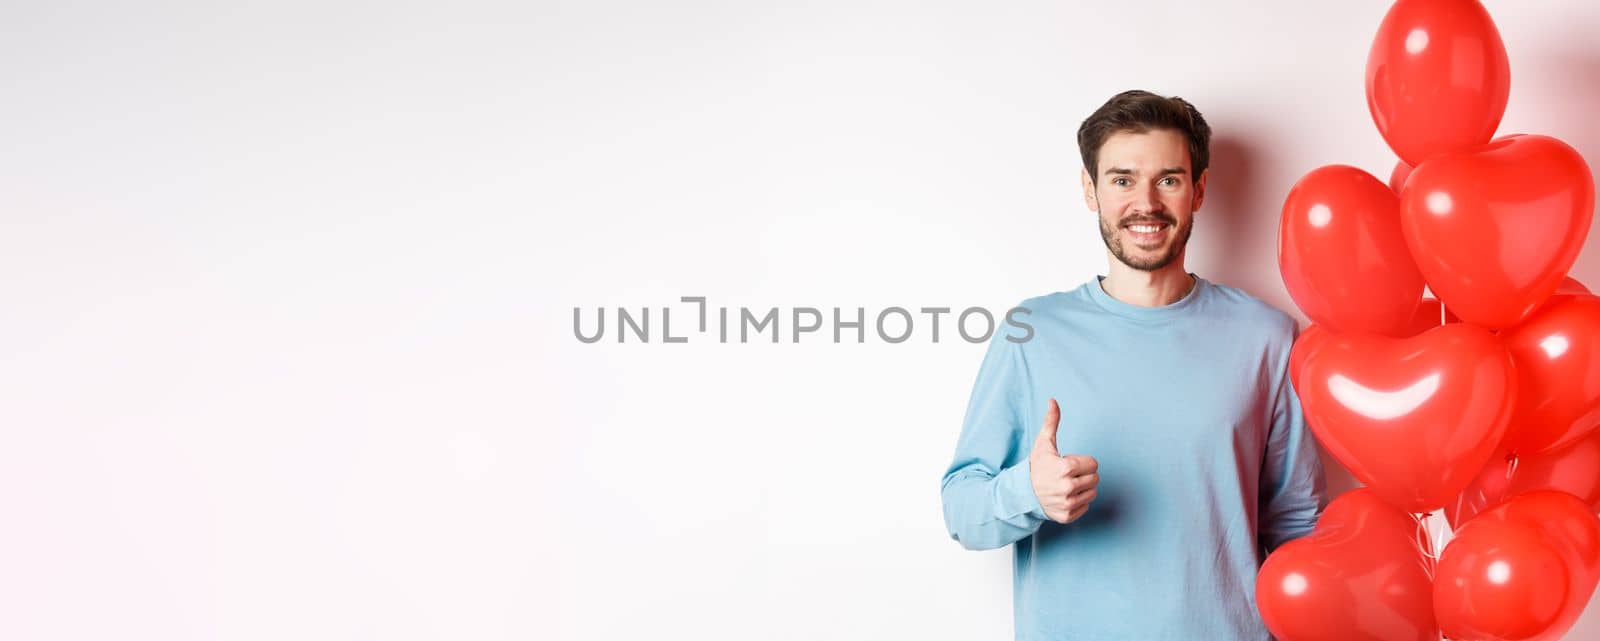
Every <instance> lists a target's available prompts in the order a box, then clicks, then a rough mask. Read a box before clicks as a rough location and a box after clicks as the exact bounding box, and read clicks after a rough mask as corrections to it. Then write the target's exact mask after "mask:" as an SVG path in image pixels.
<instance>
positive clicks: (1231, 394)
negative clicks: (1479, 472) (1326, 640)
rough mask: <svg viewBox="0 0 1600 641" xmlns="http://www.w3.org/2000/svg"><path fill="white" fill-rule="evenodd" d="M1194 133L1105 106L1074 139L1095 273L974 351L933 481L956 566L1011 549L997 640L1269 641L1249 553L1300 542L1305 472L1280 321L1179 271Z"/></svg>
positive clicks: (1198, 197) (1178, 105)
mask: <svg viewBox="0 0 1600 641" xmlns="http://www.w3.org/2000/svg"><path fill="white" fill-rule="evenodd" d="M1210 136H1211V130H1210V128H1209V127H1208V126H1207V125H1206V123H1205V119H1204V118H1202V117H1201V115H1200V113H1199V112H1198V111H1197V110H1195V108H1194V106H1193V105H1191V104H1189V103H1188V102H1187V101H1185V100H1183V99H1181V98H1176V97H1174V98H1164V97H1161V96H1158V95H1155V94H1152V93H1149V92H1144V91H1129V92H1124V93H1121V94H1118V95H1117V96H1115V97H1113V98H1112V99H1111V100H1110V101H1108V102H1107V103H1106V104H1105V105H1104V106H1102V107H1100V109H1099V110H1097V111H1095V112H1094V114H1093V115H1091V116H1089V118H1088V119H1087V120H1085V121H1084V122H1083V126H1082V127H1081V128H1080V129H1079V130H1078V146H1079V149H1080V152H1081V153H1082V155H1083V166H1084V169H1083V173H1082V181H1083V190H1084V201H1085V203H1086V204H1087V205H1088V207H1089V209H1090V210H1091V211H1095V212H1097V213H1098V215H1099V218H1100V235H1101V237H1102V238H1103V239H1104V240H1105V246H1106V253H1107V257H1108V262H1109V264H1110V268H1109V270H1108V272H1107V274H1106V275H1105V276H1102V277H1098V278H1096V279H1095V280H1092V281H1089V282H1088V283H1085V284H1083V285H1082V286H1080V287H1078V288H1076V289H1073V290H1071V291H1067V292H1057V293H1054V294H1050V295H1046V296H1040V297H1037V298H1033V299H1029V300H1027V301H1025V302H1023V303H1022V306H1023V307H1026V308H1028V309H1030V310H1032V314H1031V315H1030V316H1029V317H1028V320H1029V322H1030V323H1032V325H1033V326H1034V330H1035V334H1034V337H1033V339H1032V340H1030V341H1028V342H1026V343H1016V342H1012V341H1008V340H1005V338H1004V337H996V338H995V339H994V340H992V341H991V342H990V345H989V350H988V353H987V355H986V356H985V357H984V360H983V365H982V367H981V368H980V370H979V372H978V379H977V383H976V384H975V385H974V386H973V390H972V397H971V400H970V401H969V403H968V407H967V414H966V420H965V423H964V425H963V427H962V431H961V438H960V440H959V441H958V443H957V445H956V454H955V460H954V462H952V463H951V465H950V468H949V470H948V471H947V472H946V473H945V476H944V484H943V490H942V494H943V498H944V516H945V523H946V526H947V527H948V528H949V530H950V535H951V537H952V538H954V539H956V540H957V541H960V542H961V544H962V545H963V546H965V547H967V548H969V549H975V550H982V549H992V548H998V547H1001V546H1004V545H1008V544H1011V543H1016V544H1017V545H1016V547H1015V563H1014V572H1015V579H1014V581H1013V590H1014V592H1013V595H1014V609H1015V620H1016V638H1017V639H1019V640H1026V641H1046V640H1057V639H1069V640H1071V639H1084V640H1092V641H1106V640H1117V639H1129V640H1138V641H1156V640H1160V639H1182V640H1184V641H1190V640H1195V639H1229V640H1232V639H1270V638H1271V637H1270V635H1269V633H1268V632H1267V630H1266V628H1265V626H1264V625H1263V624H1262V622H1261V618H1260V615H1259V614H1258V613H1257V611H1256V606H1255V577H1256V572H1257V570H1258V568H1259V566H1260V563H1261V560H1262V558H1264V553H1265V552H1268V551H1270V550H1272V549H1273V548H1276V547H1277V546H1279V545H1281V544H1283V543H1284V542H1286V541H1289V540H1291V539H1294V538H1296V537H1299V536H1302V535H1305V534H1307V533H1309V532H1310V531H1311V528H1312V526H1313V525H1314V524H1315V522H1316V519H1317V516H1318V514H1319V511H1320V509H1321V505H1322V504H1323V503H1324V501H1323V496H1322V494H1323V488H1322V468H1321V465H1320V463H1319V462H1318V459H1317V451H1316V447H1315V444H1314V443H1313V441H1312V438H1311V435H1310V434H1309V432H1308V430H1307V429H1306V426H1305V422H1304V419H1303V417H1302V416H1301V413H1300V405H1299V401H1298V400H1297V399H1296V397H1295V394H1294V390H1293V389H1292V388H1291V387H1290V384H1289V377H1288V373H1287V367H1288V361H1289V347H1290V345H1291V344H1292V343H1293V342H1294V337H1295V332H1296V324H1295V321H1294V320H1293V319H1292V318H1290V317H1289V316H1288V315H1286V314H1284V313H1283V312H1280V311H1278V310H1276V309H1273V308H1272V307H1270V306H1268V305H1267V304H1265V303H1263V302H1261V301H1259V300H1256V299H1255V298H1252V297H1250V296H1249V295H1247V294H1245V293H1244V292H1242V291H1239V290H1237V289H1234V288H1231V287H1227V286H1224V285H1220V284H1216V283H1212V282H1209V281H1207V280H1205V279H1203V278H1200V277H1198V276H1196V275H1194V274H1190V273H1188V272H1186V271H1185V270H1184V266H1183V260H1184V251H1185V247H1186V245H1187V243H1188V241H1189V233H1190V230H1192V229H1193V226H1194V216H1195V213H1196V212H1197V211H1199V209H1200V204H1201V202H1202V201H1203V200H1204V197H1205V185H1206V165H1207V162H1208V160H1209V158H1208V147H1207V146H1208V142H1209V139H1210Z"/></svg>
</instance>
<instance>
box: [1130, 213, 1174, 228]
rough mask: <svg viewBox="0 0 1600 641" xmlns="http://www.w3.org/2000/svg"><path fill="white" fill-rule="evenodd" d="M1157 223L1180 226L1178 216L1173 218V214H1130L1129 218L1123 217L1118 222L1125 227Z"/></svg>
mask: <svg viewBox="0 0 1600 641" xmlns="http://www.w3.org/2000/svg"><path fill="white" fill-rule="evenodd" d="M1156 223H1166V224H1167V225H1170V226H1172V227H1177V226H1178V219H1177V218H1173V217H1172V216H1171V215H1162V214H1155V215H1143V216H1129V217H1127V218H1124V219H1122V222H1121V223H1118V224H1119V225H1121V226H1123V227H1127V226H1129V225H1153V224H1156Z"/></svg>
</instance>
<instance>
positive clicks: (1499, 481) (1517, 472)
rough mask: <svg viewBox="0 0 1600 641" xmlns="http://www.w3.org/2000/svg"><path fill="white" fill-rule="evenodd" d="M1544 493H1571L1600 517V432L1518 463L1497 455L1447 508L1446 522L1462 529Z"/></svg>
mask: <svg viewBox="0 0 1600 641" xmlns="http://www.w3.org/2000/svg"><path fill="white" fill-rule="evenodd" d="M1513 428H1515V426H1513ZM1539 490H1557V491H1561V492H1566V493H1568V494H1571V495H1573V496H1576V497H1578V499H1579V500H1581V501H1583V502H1584V503H1586V504H1588V506H1589V511H1591V512H1595V513H1597V514H1600V430H1596V431H1593V432H1590V433H1589V435H1588V436H1585V437H1583V438H1581V439H1579V440H1578V441H1577V442H1575V443H1571V444H1569V445H1566V446H1563V447H1558V448H1556V449H1553V450H1550V451H1548V452H1540V453H1538V454H1523V455H1521V456H1517V457H1512V456H1511V455H1509V454H1506V453H1505V451H1504V450H1501V451H1499V452H1496V453H1495V455H1494V456H1492V457H1489V463H1488V464H1487V465H1484V466H1483V470H1482V471H1480V472H1478V476H1477V477H1476V478H1474V479H1472V483H1470V484H1468V485H1467V489H1465V490H1462V491H1461V496H1460V497H1458V498H1457V499H1456V502H1455V503H1453V504H1451V505H1448V506H1445V509H1444V514H1445V518H1447V519H1449V521H1450V526H1451V527H1454V528H1459V527H1461V525H1462V524H1463V523H1465V522H1466V521H1467V520H1468V519H1471V518H1472V517H1473V516H1476V515H1477V514H1478V513H1479V512H1482V511H1484V510H1486V509H1489V508H1491V507H1494V506H1496V505H1499V504H1500V502H1501V501H1504V500H1506V499H1510V498H1513V497H1517V496H1521V495H1523V494H1527V493H1529V492H1537V491H1539Z"/></svg>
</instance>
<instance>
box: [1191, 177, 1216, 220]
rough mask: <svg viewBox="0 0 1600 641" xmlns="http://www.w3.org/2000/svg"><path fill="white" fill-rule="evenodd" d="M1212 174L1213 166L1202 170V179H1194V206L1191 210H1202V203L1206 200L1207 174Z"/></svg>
mask: <svg viewBox="0 0 1600 641" xmlns="http://www.w3.org/2000/svg"><path fill="white" fill-rule="evenodd" d="M1209 175H1211V168H1209V167H1207V168H1206V170H1205V171H1202V172H1200V179H1199V180H1196V181H1194V206H1193V207H1190V208H1189V211H1191V212H1196V211H1200V205H1201V204H1202V203H1204V202H1205V201H1206V176H1209Z"/></svg>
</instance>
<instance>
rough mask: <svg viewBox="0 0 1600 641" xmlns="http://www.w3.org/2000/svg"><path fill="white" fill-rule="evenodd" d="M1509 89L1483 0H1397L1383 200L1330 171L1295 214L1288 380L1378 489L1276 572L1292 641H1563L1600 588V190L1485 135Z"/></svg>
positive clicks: (1386, 76) (1537, 143)
mask: <svg viewBox="0 0 1600 641" xmlns="http://www.w3.org/2000/svg"><path fill="white" fill-rule="evenodd" d="M1509 92H1510V64H1509V62H1508V60H1507V58H1506V52H1505V45H1504V43H1502V41H1501V39H1500V34H1499V31H1498V30H1497V29H1496V28H1495V24H1494V21H1493V20H1492V19H1491V18H1490V17H1489V14H1488V12H1487V11H1486V10H1485V9H1484V8H1483V7H1482V6H1481V5H1480V4H1479V3H1478V2H1477V1H1476V0H1400V1H1399V2H1396V3H1394V5H1393V6H1392V7H1391V8H1390V9H1389V12H1388V14H1387V15H1385V16H1384V19H1383V22H1382V24H1381V25H1379V27H1378V33H1377V35H1376V37H1375V38H1374V40H1373V43H1372V49H1371V51H1370V52H1369V53H1368V57H1367V68H1366V93H1367V107H1368V109H1369V110H1370V111H1371V112H1372V119H1373V122H1374V123H1375V124H1376V125H1377V127H1378V132H1379V133H1380V134H1382V136H1383V139H1384V140H1385V141H1386V142H1387V143H1388V144H1389V147H1390V148H1391V149H1393V150H1394V151H1395V153H1396V154H1397V155H1398V156H1399V157H1400V163H1399V164H1398V165H1397V166H1396V167H1395V170H1394V172H1393V173H1392V174H1391V176H1390V180H1389V183H1388V184H1385V183H1384V182H1382V181H1380V180H1379V179H1378V178H1376V177H1374V176H1372V175H1371V174H1368V173H1366V172H1364V171H1362V170H1360V169H1357V168H1354V167H1350V166H1344V165H1331V166H1326V167H1321V168H1318V169H1316V170H1314V171H1312V172H1310V173H1309V174H1307V175H1306V176H1305V177H1303V178H1301V179H1300V181H1299V182H1298V183H1296V184H1295V185H1294V187H1293V189H1291V190H1290V192H1289V196H1288V198H1287V200H1286V201H1285V203H1284V206H1283V217H1282V220H1281V222H1280V227H1279V236H1278V261H1279V267H1280V269H1281V271H1282V273H1283V280H1284V283H1285V284H1286V285H1287V287H1288V290H1289V294H1290V296H1292V297H1293V298H1294V300H1295V303H1296V304H1297V305H1299V306H1300V309H1301V310H1302V311H1303V312H1305V314H1306V316H1308V317H1310V318H1311V320H1312V322H1313V325H1312V326H1311V327H1309V328H1307V329H1306V331H1304V332H1303V333H1302V334H1301V335H1300V338H1299V339H1298V340H1297V341H1296V342H1295V345H1294V349H1293V352H1292V355H1291V359H1290V375H1291V377H1292V381H1293V385H1294V387H1295V390H1296V393H1297V394H1298V395H1299V398H1300V400H1301V404H1302V406H1303V408H1304V410H1305V415H1306V420H1307V421H1308V422H1309V423H1310V425H1311V430H1312V432H1313V433H1314V434H1315V435H1316V438H1317V440H1318V441H1320V442H1321V443H1322V445H1323V447H1324V448H1325V449H1326V450H1327V451H1328V452H1329V453H1330V454H1331V455H1332V456H1334V457H1335V458H1337V459H1338V460H1339V462H1340V463H1342V464H1344V466H1345V467H1346V468H1348V469H1349V470H1350V472H1351V473H1352V474H1354V475H1355V477H1356V478H1357V479H1359V480H1360V481H1361V482H1362V484H1363V485H1365V487H1363V488H1361V489H1358V490H1355V491H1352V492H1349V493H1347V494H1345V495H1343V496H1340V497H1339V498H1337V499H1335V500H1334V501H1333V502H1332V503H1331V504H1330V505H1329V506H1328V508H1327V510H1325V512H1324V514H1323V516H1322V518H1321V519H1320V521H1319V522H1318V524H1317V527H1316V529H1315V530H1314V531H1313V533H1312V534H1311V535H1309V536H1307V537H1304V538H1301V539H1298V540H1296V541H1292V542H1290V543H1288V544H1286V545H1284V546H1282V547H1280V548H1279V549H1278V550H1276V551H1274V552H1273V554H1272V555H1271V556H1270V557H1269V558H1268V559H1267V560H1266V562H1265V563H1264V564H1263V565H1262V568H1261V573H1260V576H1259V580H1258V582H1257V588H1256V598H1257V603H1258V605H1259V607H1260V610H1261V615H1262V618H1263V620H1265V622H1266V624H1267V627H1268V628H1269V629H1271V631H1272V632H1273V633H1274V634H1275V635H1277V636H1278V638H1279V639H1282V640H1283V641H1313V640H1323V639H1330V640H1331V639H1339V640H1341V641H1349V640H1373V641H1378V640H1385V641H1392V640H1397V639H1406V640H1413V639H1414V640H1430V639H1431V640H1435V641H1437V640H1438V639H1439V638H1441V635H1443V637H1445V638H1449V639H1455V640H1468V639H1471V640H1475V641H1476V640H1485V639H1497V640H1507V641H1509V640H1519V641H1522V640H1529V639H1533V640H1539V641H1552V640H1554V639H1558V638H1560V637H1561V635H1563V634H1565V633H1566V631H1567V630H1568V629H1569V628H1571V626H1572V624H1573V623H1574V622H1576V620H1577V619H1578V617H1579V615H1580V614H1582V611H1583V608H1584V606H1585V605H1586V604H1587V603H1588V601H1589V599H1590V597H1591V595H1592V594H1593V592H1594V590H1595V586H1596V583H1597V582H1600V518H1597V516H1596V514H1597V511H1600V430H1597V429H1596V427H1597V426H1600V297H1596V296H1592V295H1590V293H1589V292H1588V290H1587V289H1586V288H1584V287H1583V285H1582V284H1581V283H1578V282H1577V281H1575V280H1572V279H1570V278H1567V271H1568V270H1569V269H1571V268H1572V265H1573V263H1574V262H1575V261H1576V260H1577V257H1578V252H1579V250H1580V249H1581V248H1582V246H1583V242H1584V238H1585V237H1586V236H1587V234H1588V232H1589V223H1590V217H1591V216H1592V212H1593V209H1594V197H1595V196H1594V180H1593V178H1592V177H1591V175H1590V172H1589V167H1588V165H1587V164H1586V163H1585V162H1584V159H1583V157H1582V156H1580V155H1579V154H1578V152H1577V151H1575V150H1574V149H1573V148H1572V147H1571V146H1568V145H1567V144H1565V143H1563V142H1561V141H1560V140H1556V139H1555V138H1551V137H1548V136H1540V135H1531V134H1529V135H1522V134H1518V135H1507V136H1502V137H1499V138H1495V137H1494V135H1495V130H1496V129H1497V128H1498V127H1499V125H1500V118H1501V116H1502V115H1503V113H1504V112H1505V106H1506V99H1507V97H1508V95H1509ZM1424 288H1426V290H1428V291H1431V292H1432V293H1433V294H1434V295H1435V296H1437V299H1432V298H1424ZM1439 510H1442V511H1443V514H1444V516H1445V517H1446V518H1447V520H1448V522H1449V523H1450V525H1451V526H1452V527H1453V528H1455V531H1454V536H1453V538H1452V539H1451V540H1450V541H1449V543H1448V544H1447V545H1445V546H1444V548H1443V550H1442V552H1440V553H1439V554H1437V555H1435V550H1434V548H1435V544H1434V541H1432V540H1431V538H1430V537H1429V536H1428V535H1427V533H1426V532H1425V531H1424V529H1423V528H1422V527H1421V524H1422V519H1423V518H1426V515H1427V514H1428V513H1431V512H1434V511H1439Z"/></svg>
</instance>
